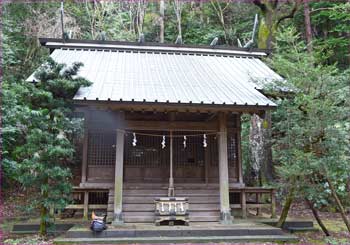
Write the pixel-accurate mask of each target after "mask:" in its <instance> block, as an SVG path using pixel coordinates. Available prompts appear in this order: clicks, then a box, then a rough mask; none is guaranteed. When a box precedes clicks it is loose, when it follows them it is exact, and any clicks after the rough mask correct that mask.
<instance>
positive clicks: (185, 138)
mask: <svg viewBox="0 0 350 245" xmlns="http://www.w3.org/2000/svg"><path fill="white" fill-rule="evenodd" d="M186 140H187V137H186V135H184V142H183V144H184V148H186V146H187V145H186Z"/></svg>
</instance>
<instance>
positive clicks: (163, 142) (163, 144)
mask: <svg viewBox="0 0 350 245" xmlns="http://www.w3.org/2000/svg"><path fill="white" fill-rule="evenodd" d="M164 148H165V135H163V140H162V149H164Z"/></svg>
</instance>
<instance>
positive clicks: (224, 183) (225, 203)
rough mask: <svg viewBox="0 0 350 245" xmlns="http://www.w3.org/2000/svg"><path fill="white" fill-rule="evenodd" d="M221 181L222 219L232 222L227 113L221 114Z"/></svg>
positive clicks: (223, 222) (222, 220)
mask: <svg viewBox="0 0 350 245" xmlns="http://www.w3.org/2000/svg"><path fill="white" fill-rule="evenodd" d="M218 148H219V149H218V152H219V179H220V181H219V183H220V221H221V223H222V224H230V223H232V216H231V209H230V195H229V177H228V153H227V115H226V114H225V113H220V114H219V140H218Z"/></svg>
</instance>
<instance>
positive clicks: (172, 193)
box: [168, 131, 175, 197]
mask: <svg viewBox="0 0 350 245" xmlns="http://www.w3.org/2000/svg"><path fill="white" fill-rule="evenodd" d="M169 138H170V154H169V163H170V176H169V190H168V196H169V197H172V196H175V191H174V176H173V168H174V164H173V147H174V146H173V132H172V131H170V136H169Z"/></svg>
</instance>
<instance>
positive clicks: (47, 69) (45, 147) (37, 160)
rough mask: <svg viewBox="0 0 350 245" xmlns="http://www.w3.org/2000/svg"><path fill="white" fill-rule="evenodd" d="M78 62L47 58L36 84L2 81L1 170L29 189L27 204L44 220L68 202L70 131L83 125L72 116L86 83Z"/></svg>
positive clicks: (70, 162)
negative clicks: (77, 95)
mask: <svg viewBox="0 0 350 245" xmlns="http://www.w3.org/2000/svg"><path fill="white" fill-rule="evenodd" d="M81 65H82V64H73V65H72V67H66V66H65V65H62V64H57V63H55V62H54V61H53V60H52V59H49V60H48V61H47V63H46V64H45V65H44V66H42V67H41V68H40V69H39V72H38V73H37V74H36V78H37V79H38V82H37V83H28V82H18V83H7V82H5V84H4V114H3V127H4V128H3V135H4V139H5V140H4V162H3V166H4V172H5V174H6V176H7V177H9V178H12V179H14V180H16V181H18V182H19V183H20V184H21V185H22V186H23V187H24V188H29V189H30V190H33V195H31V196H30V198H31V206H30V207H29V208H32V209H36V208H41V209H42V210H44V212H42V213H41V222H42V223H48V222H49V221H50V217H49V216H48V212H47V210H48V209H49V208H50V207H56V208H63V207H64V206H65V205H66V204H67V201H69V194H70V190H71V185H70V181H69V180H70V178H71V171H70V169H69V165H70V164H72V163H73V157H74V148H73V145H72V136H73V134H74V133H75V132H77V131H78V130H79V128H80V126H81V122H80V121H79V120H76V119H74V118H71V117H70V115H71V113H72V103H71V99H72V97H73V95H74V94H75V93H76V91H77V90H78V88H79V87H81V86H88V85H89V84H90V83H89V82H88V81H86V80H84V79H82V78H79V77H76V75H77V73H78V70H79V68H80V67H81ZM43 232H44V233H45V232H46V230H44V231H43Z"/></svg>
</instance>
